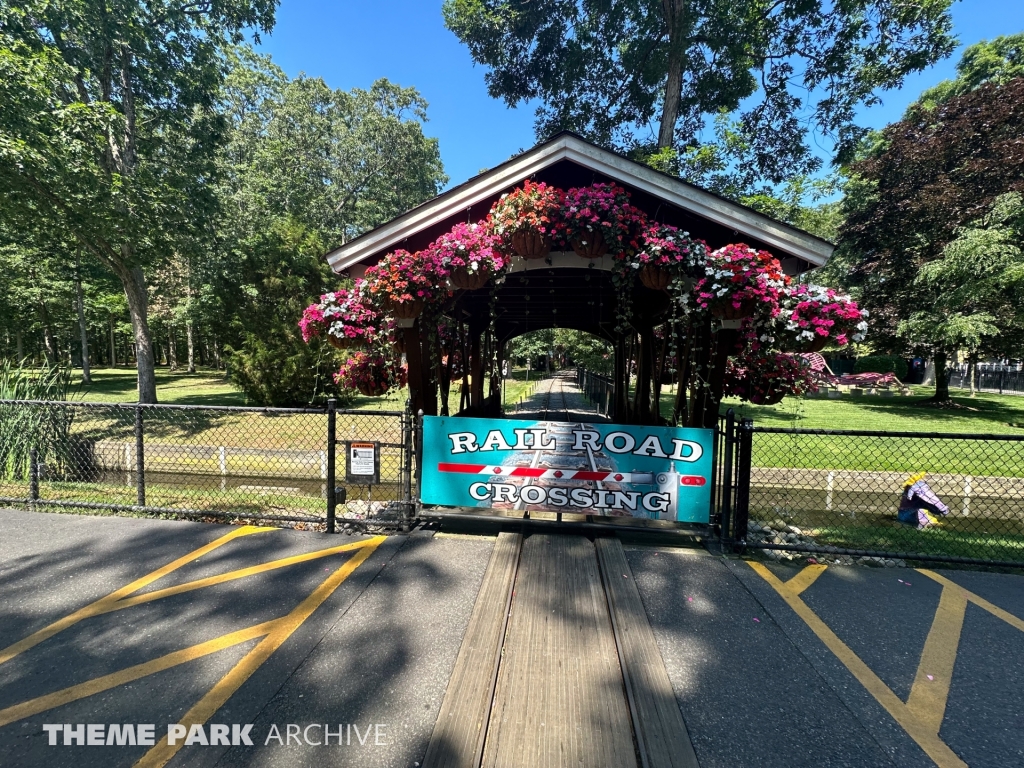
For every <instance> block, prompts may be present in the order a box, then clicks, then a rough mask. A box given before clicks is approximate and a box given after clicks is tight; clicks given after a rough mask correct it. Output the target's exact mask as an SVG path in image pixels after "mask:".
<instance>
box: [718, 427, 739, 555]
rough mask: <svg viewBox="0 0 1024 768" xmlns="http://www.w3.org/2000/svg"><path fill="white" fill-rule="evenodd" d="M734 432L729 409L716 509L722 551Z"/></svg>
mask: <svg viewBox="0 0 1024 768" xmlns="http://www.w3.org/2000/svg"><path fill="white" fill-rule="evenodd" d="M735 431H736V425H735V413H734V411H733V409H732V408H730V409H729V410H728V411H726V412H725V451H724V454H725V456H724V460H723V462H722V473H721V475H719V476H720V477H721V479H722V481H721V482H722V497H721V501H720V503H719V507H718V508H719V510H720V512H719V520H718V533H719V538H720V540H721V543H722V548H723V549H724V548H725V545H726V543H727V542H729V522H730V521H729V517H730V515H732V483H733V471H732V455H733V451H735V450H736V437H735Z"/></svg>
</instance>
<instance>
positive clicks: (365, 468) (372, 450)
mask: <svg viewBox="0 0 1024 768" xmlns="http://www.w3.org/2000/svg"><path fill="white" fill-rule="evenodd" d="M376 448H377V446H376V445H374V444H373V443H349V444H348V452H349V465H348V466H349V472H350V473H351V474H353V475H370V476H372V475H375V474H376V469H377V462H376V460H375V459H376V455H375V454H376Z"/></svg>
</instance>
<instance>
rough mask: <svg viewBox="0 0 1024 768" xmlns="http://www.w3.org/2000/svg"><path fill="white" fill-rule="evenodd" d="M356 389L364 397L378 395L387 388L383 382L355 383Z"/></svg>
mask: <svg viewBox="0 0 1024 768" xmlns="http://www.w3.org/2000/svg"><path fill="white" fill-rule="evenodd" d="M356 390H357V391H358V392H359V394H361V395H363V396H364V397H380V396H381V395H383V394H384V393H385V392H387V391H388V388H387V386H386V385H384V384H357V385H356Z"/></svg>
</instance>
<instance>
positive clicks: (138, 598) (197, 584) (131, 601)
mask: <svg viewBox="0 0 1024 768" xmlns="http://www.w3.org/2000/svg"><path fill="white" fill-rule="evenodd" d="M365 546H366V542H365V541H357V542H354V543H352V544H342V545H341V546H338V547H331V548H330V549H320V550H317V551H316V552H307V553H305V554H302V555H294V556H293V557H284V558H281V559H280V560H271V561H269V562H266V563H260V564H259V565H253V566H250V567H249V568H240V569H238V570H237V571H228V572H227V573H221V574H218V575H216V576H210V577H208V578H205V579H197V580H196V581H190V582H187V583H185V584H178V585H177V586H174V587H167V588H166V589H158V590H154V591H153V592H145V593H143V594H141V595H135V596H133V597H126V598H124V599H123V600H119V601H118V602H117V604H116V605H112V606H110V607H109V608H108V609H107V610H106V611H104V613H109V612H110V611H119V610H121V609H122V608H130V607H131V606H133V605H141V604H142V603H150V602H152V601H154V600H160V599H162V598H164V597H172V596H173V595H180V594H182V593H184V592H192V591H194V590H197V589H203V588H204V587H212V586H215V585H217V584H223V583H224V582H227V581H234V580H235V579H244V578H245V577H247V576H255V575H256V574H260V573H266V572H267V571H273V570H276V569H278V568H286V567H287V566H289V565H295V564H297V563H306V562H309V561H310V560H319V559H320V558H322V557H330V556H331V555H337V554H340V553H342V552H350V551H352V550H354V549H362V548H363V547H365Z"/></svg>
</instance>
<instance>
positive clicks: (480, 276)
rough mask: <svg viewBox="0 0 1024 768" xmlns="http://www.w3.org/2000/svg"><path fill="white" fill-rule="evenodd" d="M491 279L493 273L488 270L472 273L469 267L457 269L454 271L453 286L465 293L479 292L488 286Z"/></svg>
mask: <svg viewBox="0 0 1024 768" xmlns="http://www.w3.org/2000/svg"><path fill="white" fill-rule="evenodd" d="M490 279H491V272H490V270H487V269H478V270H476V271H475V272H471V271H470V270H469V268H468V267H456V268H455V269H453V270H452V277H451V280H452V285H454V286H455V287H456V288H461V289H462V290H464V291H478V290H480V289H481V288H483V287H484V286H485V285H487V281H488V280H490Z"/></svg>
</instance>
